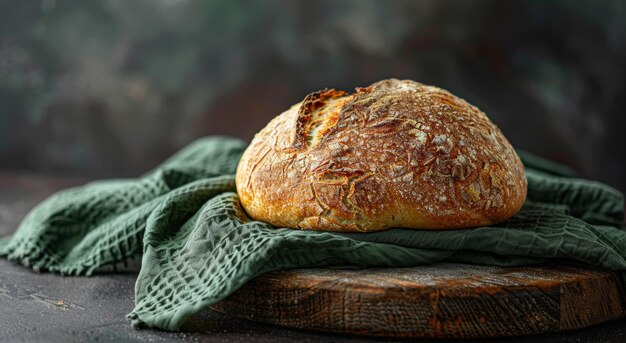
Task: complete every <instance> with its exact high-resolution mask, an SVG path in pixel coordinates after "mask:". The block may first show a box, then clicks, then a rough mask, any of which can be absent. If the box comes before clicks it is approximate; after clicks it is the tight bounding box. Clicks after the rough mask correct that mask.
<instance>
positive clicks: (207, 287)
mask: <svg viewBox="0 0 626 343" xmlns="http://www.w3.org/2000/svg"><path fill="white" fill-rule="evenodd" d="M244 149H245V144H244V143H243V142H241V141H239V140H236V139H233V138H228V137H211V138H205V139H201V140H199V141H197V142H195V143H193V144H191V145H190V146H188V147H187V148H185V149H183V150H182V151H180V152H179V153H178V154H176V155H175V156H173V157H172V158H170V159H169V160H167V161H165V162H164V163H163V164H162V165H161V166H159V167H157V168H156V169H155V170H153V171H151V172H149V173H147V174H145V175H144V176H142V177H140V178H138V179H130V180H113V181H101V182H94V183H90V184H87V185H84V186H82V187H77V188H73V189H69V190H65V191H62V192H59V193H57V194H55V195H53V196H51V197H50V198H48V199H47V200H45V201H44V202H42V203H41V204H40V205H38V206H37V207H36V208H34V209H33V210H32V211H31V212H30V213H29V214H28V215H27V217H26V218H25V219H24V221H23V222H22V224H21V225H20V227H19V228H18V230H17V231H16V232H15V234H13V236H11V237H5V238H3V239H1V240H0V256H6V257H7V258H8V259H11V260H15V261H19V262H20V263H22V264H24V265H26V266H30V267H31V268H33V269H35V270H48V271H51V272H58V273H62V274H68V275H79V274H81V275H90V274H92V273H94V272H95V271H97V270H98V269H99V268H101V267H103V266H107V265H115V264H118V263H121V262H124V261H126V260H127V259H128V258H131V257H133V256H137V255H141V256H142V264H141V270H140V273H139V276H138V278H137V283H136V286H135V308H134V309H133V310H132V312H131V313H130V314H129V319H130V320H131V323H132V324H133V325H134V326H142V325H145V326H149V327H155V328H160V329H165V330H178V329H180V327H181V325H182V324H183V323H184V322H185V320H186V319H188V318H189V317H190V316H192V315H193V314H194V313H196V312H198V311H199V310H201V309H203V308H205V307H207V306H209V305H211V304H214V303H216V302H219V301H220V300H222V299H224V298H225V297H227V296H228V295H230V294H231V293H232V292H234V291H235V290H237V288H239V287H241V286H242V285H243V284H244V283H245V282H247V281H248V280H250V279H252V278H254V277H256V276H258V275H260V274H263V273H266V272H269V271H274V270H280V269H286V268H299V267H321V266H333V265H353V266H358V267H368V266H384V267H400V266H414V265H420V264H428V263H434V262H438V261H455V262H465V263H477V264H492V265H502V266H515V265H522V264H530V263H539V262H543V261H546V260H548V259H553V258H559V259H570V260H575V261H579V262H584V263H588V264H590V265H594V266H600V267H604V268H610V269H614V270H620V271H626V231H625V230H623V220H624V198H623V195H622V194H621V193H619V192H618V191H616V190H614V189H612V188H611V187H608V186H606V185H603V184H601V183H597V182H593V181H588V180H583V179H579V178H576V177H574V176H573V175H574V174H573V173H572V172H571V171H569V170H568V169H567V168H565V167H562V166H559V165H557V164H554V163H551V162H546V161H543V160H541V159H539V158H537V157H534V156H532V155H530V154H527V153H523V152H522V153H520V156H521V157H522V160H523V162H524V164H525V166H526V169H527V179H528V200H527V202H526V204H525V205H524V207H523V209H522V210H521V212H520V213H519V214H518V215H516V216H515V217H513V218H512V219H510V220H508V221H507V222H505V223H502V224H500V225H496V226H490V227H481V228H475V229H467V230H447V231H436V230H419V231H418V230H408V229H390V230H385V231H380V232H375V233H331V232H315V231H301V230H293V229H285V228H275V227H272V226H271V225H269V224H267V223H262V222H258V221H253V220H251V219H250V218H248V217H247V216H246V214H245V212H244V211H243V209H242V208H241V205H240V203H239V199H238V197H237V194H236V193H235V180H234V173H235V170H236V167H237V163H238V162H239V158H240V156H241V154H242V153H243V150H244Z"/></svg>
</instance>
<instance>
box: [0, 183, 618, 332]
mask: <svg viewBox="0 0 626 343" xmlns="http://www.w3.org/2000/svg"><path fill="white" fill-rule="evenodd" d="M85 181H86V180H85V179H69V178H59V177H45V176H38V175H23V174H7V173H0V236H4V235H7V234H10V233H11V232H13V231H14V230H15V228H16V227H17V224H18V223H19V221H20V220H21V219H22V217H23V216H24V215H25V214H26V212H27V211H28V210H29V209H30V208H32V206H33V205H35V204H36V203H37V202H39V201H41V200H42V199H44V198H45V197H46V196H48V195H49V194H51V193H52V192H54V191H55V190H57V189H60V188H64V187H69V186H73V185H77V184H82V183H84V182H85ZM138 266H139V261H135V263H131V265H130V267H129V269H128V270H126V271H123V272H115V273H112V272H111V273H108V272H103V273H100V274H98V275H96V276H92V277H63V276H59V275H55V274H49V273H35V272H32V271H31V270H30V269H27V268H24V267H22V266H21V265H18V264H16V263H12V262H8V261H6V260H4V259H0V342H22V341H28V342H91V341H98V342H169V341H177V342H179V341H182V342H213V341H215V342H218V341H219V342H231V341H234V342H238V341H252V340H253V341H261V342H263V341H267V342H290V341H298V342H318V341H324V342H326V341H342V342H343V341H345V342H349V341H354V342H363V341H395V340H391V339H384V338H369V337H364V336H350V335H337V334H330V333H322V332H314V331H305V330H294V329H287V328H282V327H278V326H271V325H264V324H259V323H254V322H250V321H245V320H240V319H236V318H231V317H228V316H226V315H223V314H219V313H216V312H213V311H211V310H208V309H207V310H204V311H202V312H200V313H198V314H197V315H196V316H194V317H193V318H191V319H190V320H189V321H188V322H187V323H186V324H185V326H184V327H183V332H180V333H171V332H163V331H157V330H149V329H142V330H135V329H133V328H132V327H131V326H130V325H129V323H128V321H127V320H126V314H127V313H129V312H130V311H131V309H132V307H133V296H134V295H133V288H134V284H135V279H136V271H137V268H138ZM421 341H423V342H442V341H441V340H421ZM472 341H476V340H472ZM479 341H482V342H496V341H497V342H533V343H535V342H537V343H541V342H624V341H626V318H623V319H620V320H616V321H612V322H608V323H604V324H600V325H596V326H593V327H590V328H586V329H582V330H576V331H570V332H564V333H553V334H545V335H537V336H523V337H510V338H506V339H485V340H479ZM445 342H457V341H454V340H446V341H445ZM459 342H460V341H459Z"/></svg>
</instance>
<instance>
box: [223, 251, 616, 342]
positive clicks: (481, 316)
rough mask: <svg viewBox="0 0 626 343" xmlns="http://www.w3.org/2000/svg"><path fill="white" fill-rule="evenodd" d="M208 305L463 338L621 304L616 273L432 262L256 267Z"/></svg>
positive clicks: (592, 317)
mask: <svg viewBox="0 0 626 343" xmlns="http://www.w3.org/2000/svg"><path fill="white" fill-rule="evenodd" d="M213 309H214V310H217V311H220V312H224V313H227V314H230V315H233V316H236V317H241V318H245V319H249V320H254V321H259V322H264V323H271V324H278V325H283V326H288V327H295V328H304V329H315V330H324V331H333V332H345V333H354V334H365V335H374V336H396V337H437V338H472V337H499V336H514V335H526V334H537V333H543V332H551V331H560V330H570V329H576V328H582V327H586V326H589V325H592V324H596V323H600V322H604V321H607V320H611V319H615V318H620V317H622V316H624V315H625V313H626V302H625V298H624V289H623V285H622V281H621V278H620V277H619V275H618V274H617V273H614V272H611V271H605V270H596V269H588V268H583V267H577V266H567V265H550V266H548V265H546V266H533V267H516V268H502V267H493V266H477V265H464V264H444V263H441V264H435V265H430V266H421V267H414V268H388V269H363V270H333V269H299V270H291V271H282V272H274V273H268V274H265V275H262V276H260V277H258V278H256V279H255V280H252V281H251V282H248V284H246V285H245V286H244V287H242V288H241V289H239V290H238V291H237V292H236V293H234V294H233V295H232V296H230V297H229V298H228V299H226V300H224V301H222V302H221V303H219V304H216V305H215V306H213Z"/></svg>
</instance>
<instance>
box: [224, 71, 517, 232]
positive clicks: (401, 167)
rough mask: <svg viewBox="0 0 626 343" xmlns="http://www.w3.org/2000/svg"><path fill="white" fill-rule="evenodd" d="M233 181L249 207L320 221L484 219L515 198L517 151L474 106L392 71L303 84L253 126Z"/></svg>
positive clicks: (272, 218) (499, 216) (498, 217)
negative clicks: (356, 84) (277, 111)
mask: <svg viewBox="0 0 626 343" xmlns="http://www.w3.org/2000/svg"><path fill="white" fill-rule="evenodd" d="M236 183H237V193H238V194H239V197H240V199H241V203H242V206H243V208H244V209H245V211H246V212H247V213H248V215H249V216H250V217H251V218H253V219H256V220H261V221H264V222H267V223H270V224H273V225H275V226H278V227H289V228H300V229H310V230H329V231H358V232H368V231H377V230H383V229H386V228H390V227H403V228H412V229H458V228H470V227H476V226H482V225H490V224H495V223H498V222H501V221H504V220H506V219H508V218H510V217H512V216H513V215H515V214H516V213H517V212H518V211H519V209H520V208H521V206H522V205H523V203H524V200H525V198H526V178H525V176H524V167H523V165H522V163H521V162H520V160H519V157H518V156H517V154H516V153H515V151H514V150H513V148H512V147H511V144H510V143H509V142H508V141H507V140H506V138H505V137H504V135H503V134H502V132H501V131H500V130H499V129H498V128H497V127H496V126H495V125H494V124H493V123H492V122H491V121H490V120H489V119H488V118H487V116H486V115H485V114H484V113H483V112H481V111H480V110H479V109H478V108H476V107H474V106H472V105H470V104H468V103H467V102H465V101H464V100H462V99H460V98H458V97H456V96H454V95H452V94H451V93H449V92H448V91H445V90H443V89H440V88H437V87H433V86H427V85H424V84H421V83H418V82H414V81H409V80H403V81H401V80H395V79H389V80H383V81H379V82H377V83H374V84H372V85H370V86H369V87H365V88H357V89H356V92H355V93H353V94H348V93H346V92H343V91H339V90H334V89H326V90H322V91H319V92H315V93H312V94H309V95H307V96H306V97H305V98H304V100H303V101H302V102H300V103H298V104H295V105H294V106H292V107H291V108H290V109H289V110H287V111H285V112H283V113H282V114H281V115H279V116H278V117H276V118H274V119H273V120H272V121H270V123H269V124H268V125H267V126H266V127H265V128H264V129H263V130H261V131H260V132H259V133H258V134H257V135H256V136H255V137H254V139H253V140H252V142H251V144H250V146H249V147H248V149H247V150H246V151H245V153H244V154H243V157H242V159H241V162H240V163H239V167H238V169H237V176H236Z"/></svg>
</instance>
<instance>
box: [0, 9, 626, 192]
mask: <svg viewBox="0 0 626 343" xmlns="http://www.w3.org/2000/svg"><path fill="white" fill-rule="evenodd" d="M386 77H397V78H410V79H414V80H418V81H421V82H424V83H428V84H434V85H437V86H441V87H444V88H447V89H448V90H450V91H452V92H453V93H455V94H457V95H459V96H461V97H463V98H465V99H467V100H468V101H470V102H471V103H473V104H475V105H477V106H478V107H480V108H482V109H483V110H484V111H485V112H486V113H487V114H488V115H489V116H490V117H491V118H492V120H493V121H494V122H495V123H496V124H498V125H499V126H500V127H501V128H502V130H503V131H504V133H505V134H506V135H507V136H508V137H509V139H510V140H511V142H512V143H513V145H514V146H516V147H519V148H523V149H527V150H529V151H531V152H534V153H536V154H539V155H542V156H545V157H548V158H551V159H554V160H557V161H560V162H563V163H566V164H568V165H570V166H572V167H574V168H575V169H577V170H578V171H580V172H581V173H582V174H583V175H585V176H586V177H590V178H594V179H599V180H602V181H604V182H607V183H609V184H611V185H613V186H615V187H616V188H618V189H620V190H622V191H623V190H626V178H625V177H624V176H625V175H626V154H625V151H624V150H625V149H624V146H625V145H626V144H625V143H624V136H625V134H626V133H625V129H626V125H625V121H626V116H625V114H624V113H623V112H624V108H625V107H626V92H625V89H626V86H625V82H626V2H623V1H617V0H616V1H571V2H570V1H528V2H520V1H436V0H434V1H255V2H240V1H230V0H224V1H187V0H176V1H174V0H172V1H165V0H159V1H148V0H143V1H123V0H115V1H114V0H110V1H98V2H94V1H54V0H45V1H43V2H42V1H8V0H7V1H5V0H0V170H14V171H16V170H17V171H22V170H23V171H28V172H34V173H48V174H57V175H58V174H64V175H67V174H71V175H82V176H90V177H112V176H130V175H137V174H138V173H141V172H143V171H145V170H147V169H148V168H151V167H152V166H154V165H155V164H156V163H158V162H159V161H160V160H162V159H163V158H165V157H166V156H168V155H169V154H171V153H172V152H174V151H175V150H177V149H179V148H180V147H182V146H183V145H185V144H186V143H188V142H190V141H192V140H193V139H195V138H196V137H200V136H203V135H208V134H218V133H219V134H229V135H235V136H238V137H241V138H243V139H246V140H249V139H251V137H252V135H253V134H254V133H255V132H256V131H258V130H259V129H260V128H261V127H262V126H263V125H264V124H265V123H266V122H267V121H268V120H269V119H271V118H272V117H274V116H275V115H277V114H279V113H280V112H281V111H282V110H284V109H286V108H288V107H289V106H290V105H291V104H293V103H295V102H297V101H299V100H301V99H302V98H303V97H304V95H306V94H307V93H308V92H311V91H314V90H317V89H320V88H323V87H326V86H331V87H332V86H334V87H338V88H343V89H352V88H354V87H355V86H365V85H367V84H369V83H371V82H373V81H376V80H379V79H382V78H386Z"/></svg>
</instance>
